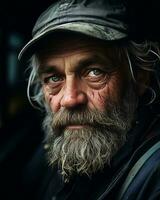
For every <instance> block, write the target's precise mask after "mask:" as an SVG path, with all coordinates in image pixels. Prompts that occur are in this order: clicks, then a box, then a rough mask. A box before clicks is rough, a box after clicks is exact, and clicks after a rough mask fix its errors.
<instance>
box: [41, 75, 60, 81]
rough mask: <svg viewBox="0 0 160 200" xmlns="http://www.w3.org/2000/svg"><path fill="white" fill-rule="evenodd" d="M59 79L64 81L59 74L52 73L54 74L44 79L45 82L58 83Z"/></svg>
mask: <svg viewBox="0 0 160 200" xmlns="http://www.w3.org/2000/svg"><path fill="white" fill-rule="evenodd" d="M59 81H62V77H61V76H57V75H52V76H50V77H47V78H45V79H44V82H45V83H56V82H59Z"/></svg>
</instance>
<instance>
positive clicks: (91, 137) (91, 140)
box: [38, 38, 136, 177]
mask: <svg viewBox="0 0 160 200" xmlns="http://www.w3.org/2000/svg"><path fill="white" fill-rule="evenodd" d="M53 43H54V42H53ZM53 43H52V42H51V43H50V45H49V46H45V47H44V49H42V50H41V51H40V52H39V54H38V59H39V62H40V68H39V74H40V78H41V81H42V84H43V92H44V98H45V101H46V103H47V108H48V109H47V110H48V114H47V117H46V119H45V122H44V123H45V125H46V124H47V125H46V127H50V128H49V129H48V132H49V133H47V134H48V136H47V137H48V139H47V140H48V141H47V142H48V143H49V146H50V151H49V157H50V158H49V159H50V162H51V163H52V162H55V161H56V162H57V163H58V164H59V165H60V166H61V168H62V175H63V176H64V177H65V176H66V177H67V176H72V175H73V174H74V173H80V174H81V173H82V174H83V173H85V174H92V173H94V172H96V171H97V170H99V169H101V168H103V167H104V165H105V164H106V163H107V162H109V161H110V159H111V157H112V156H113V155H114V154H115V153H116V151H117V150H118V149H119V148H120V146H121V145H123V143H124V141H125V136H126V133H127V131H128V130H129V129H130V127H131V123H132V120H133V115H134V111H135V107H136V97H135V93H134V91H133V87H132V84H131V78H130V76H129V72H128V67H127V66H128V65H127V60H126V58H125V56H124V52H120V51H118V48H115V47H107V46H105V45H102V44H101V45H100V43H98V42H96V41H93V42H92V41H87V40H81V41H80V42H79V40H78V39H76V38H74V39H71V38H70V39H67V40H64V41H63V44H61V43H58V41H57V43H58V44H57V43H55V44H54V46H52V44H53ZM128 101H129V102H128ZM49 130H50V131H49Z"/></svg>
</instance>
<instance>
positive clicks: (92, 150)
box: [43, 87, 137, 182]
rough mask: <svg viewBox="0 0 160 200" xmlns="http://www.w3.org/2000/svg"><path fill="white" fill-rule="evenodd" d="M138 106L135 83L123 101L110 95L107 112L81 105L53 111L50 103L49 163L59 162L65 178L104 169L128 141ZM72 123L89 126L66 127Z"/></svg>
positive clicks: (47, 120) (46, 125)
mask: <svg viewBox="0 0 160 200" xmlns="http://www.w3.org/2000/svg"><path fill="white" fill-rule="evenodd" d="M108 102H110V103H109V104H108ZM136 108H137V96H136V95H135V92H134V90H133V88H131V87H130V88H128V90H127V92H126V93H125V95H124V98H123V100H122V101H121V103H120V105H116V104H115V103H113V102H111V100H109V99H108V100H107V108H106V111H105V112H100V111H98V110H90V109H88V108H84V107H79V108H75V109H71V110H68V109H61V110H60V111H59V112H57V113H54V114H53V113H52V112H51V111H50V109H49V108H48V107H47V108H46V110H47V114H46V117H45V119H44V122H43V129H44V131H45V133H46V137H45V143H46V146H47V147H48V149H47V159H48V162H49V164H50V165H51V166H52V167H53V166H55V165H56V164H57V165H58V167H59V169H60V171H61V174H62V177H63V179H64V181H65V182H68V181H69V180H70V178H71V177H72V176H73V175H75V174H79V175H82V174H86V175H88V176H89V177H90V176H91V175H92V174H94V173H95V172H97V171H99V170H102V169H103V168H104V166H105V165H107V164H108V165H109V164H110V161H111V158H112V157H113V156H114V155H115V153H116V152H117V151H118V150H119V149H120V147H121V146H122V145H124V143H125V141H126V136H127V132H128V131H129V130H130V129H131V127H132V122H133V119H134V114H135V110H136ZM71 124H72V125H74V124H75V125H77V124H81V125H86V126H84V128H81V129H77V130H72V129H66V128H65V127H66V126H67V125H71Z"/></svg>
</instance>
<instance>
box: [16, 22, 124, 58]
mask: <svg viewBox="0 0 160 200" xmlns="http://www.w3.org/2000/svg"><path fill="white" fill-rule="evenodd" d="M123 28H124V27H123ZM124 29H125V28H124ZM58 30H66V31H74V32H79V33H82V34H85V35H87V36H91V37H94V38H98V39H102V40H108V41H113V40H120V39H123V38H126V37H127V34H126V32H125V30H124V32H122V31H119V30H116V29H113V28H110V27H105V26H101V25H97V24H91V23H84V22H70V23H65V24H62V25H58V26H50V27H47V28H46V29H44V30H41V32H40V33H37V34H36V35H35V36H34V37H33V39H32V40H30V41H29V42H28V43H27V44H26V45H25V46H24V47H23V49H22V50H21V51H20V53H19V55H18V59H19V60H26V59H29V58H30V57H31V56H32V54H34V52H35V51H36V46H37V45H38V44H39V43H40V41H41V40H42V39H44V38H46V37H47V36H48V34H50V33H52V32H55V31H58Z"/></svg>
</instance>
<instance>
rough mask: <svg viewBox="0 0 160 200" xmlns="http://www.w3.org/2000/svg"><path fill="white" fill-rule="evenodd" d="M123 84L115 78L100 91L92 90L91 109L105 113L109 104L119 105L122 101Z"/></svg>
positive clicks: (90, 95)
mask: <svg viewBox="0 0 160 200" xmlns="http://www.w3.org/2000/svg"><path fill="white" fill-rule="evenodd" d="M120 91H121V83H120V81H119V80H118V79H116V78H113V79H112V80H111V81H110V82H109V83H108V84H106V85H105V86H104V87H103V88H102V89H100V90H91V91H89V92H88V96H89V105H90V106H89V107H90V108H96V109H98V110H101V111H104V110H105V109H106V106H107V104H109V103H115V104H117V103H118V102H119V99H120Z"/></svg>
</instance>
